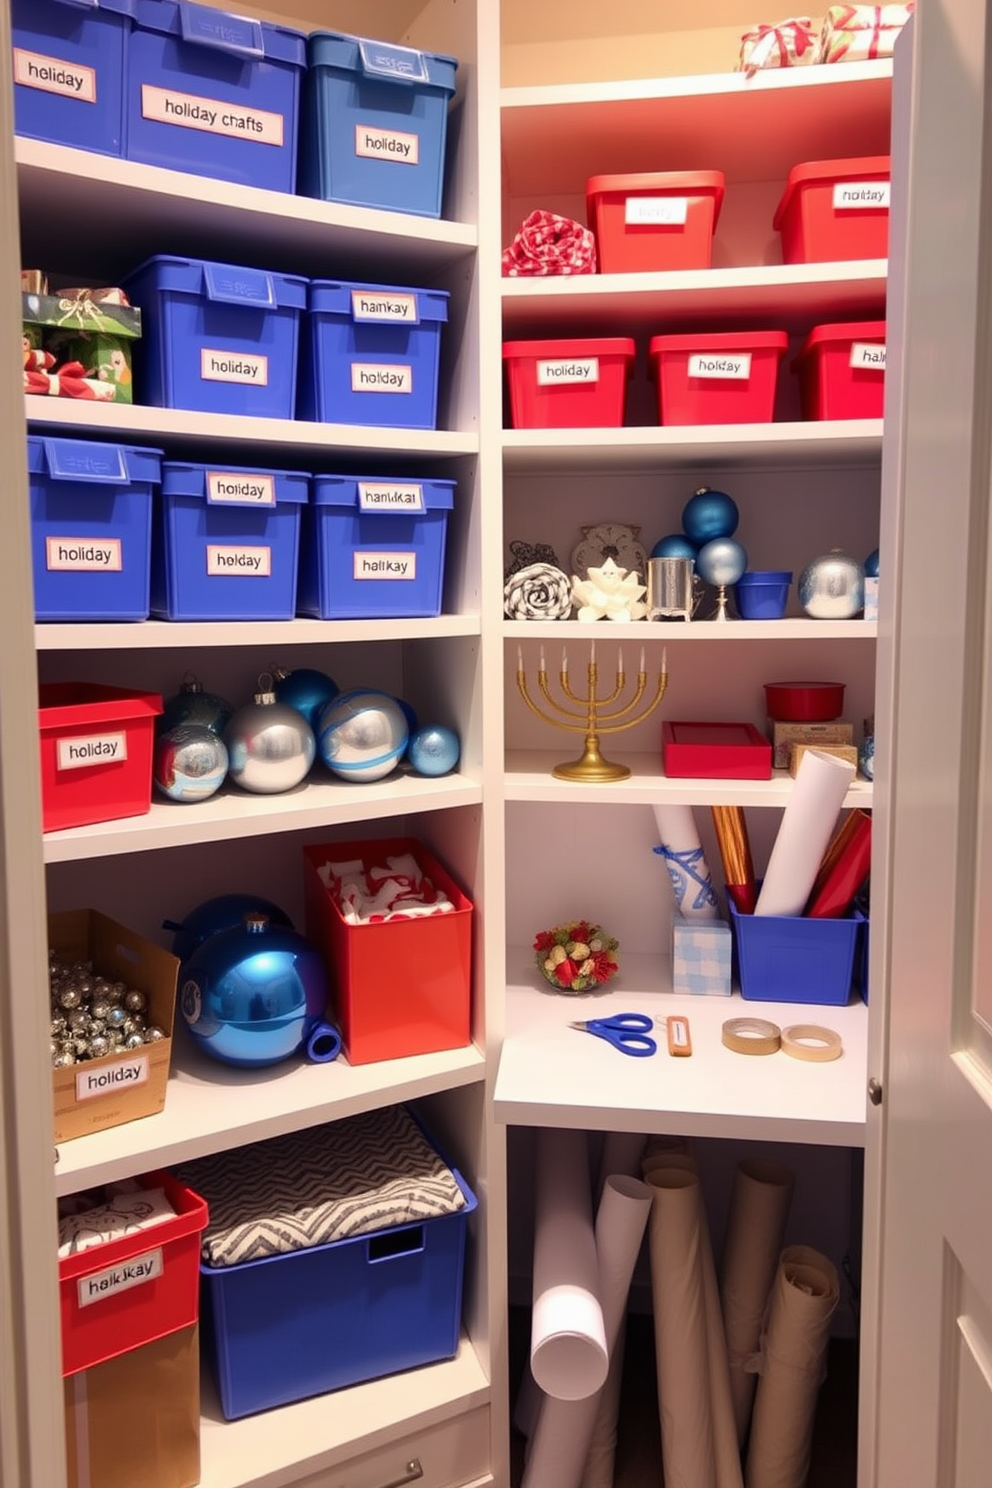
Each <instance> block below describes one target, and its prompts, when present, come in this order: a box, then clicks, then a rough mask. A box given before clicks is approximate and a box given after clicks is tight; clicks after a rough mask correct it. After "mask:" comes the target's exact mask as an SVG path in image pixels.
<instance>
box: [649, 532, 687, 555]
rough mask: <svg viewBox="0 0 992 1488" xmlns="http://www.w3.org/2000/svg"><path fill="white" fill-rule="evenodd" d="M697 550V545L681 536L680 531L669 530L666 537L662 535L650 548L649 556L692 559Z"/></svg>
mask: <svg viewBox="0 0 992 1488" xmlns="http://www.w3.org/2000/svg"><path fill="white" fill-rule="evenodd" d="M698 551H699V547H698V545H697V544H696V543H694V542H690V540H689V538H687V537H683V535H682V533H681V532H670V533H669V534H668V536H667V537H662V538H660V539H659V540H658V542H656V543H655V545H654V547H653V548H652V549H651V557H652V558H693V559H694V558H695V556H696V554H697V553H698Z"/></svg>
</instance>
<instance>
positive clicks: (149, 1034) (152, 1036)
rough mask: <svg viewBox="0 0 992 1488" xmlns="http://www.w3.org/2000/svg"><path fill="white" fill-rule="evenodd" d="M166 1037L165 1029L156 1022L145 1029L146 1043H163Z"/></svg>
mask: <svg viewBox="0 0 992 1488" xmlns="http://www.w3.org/2000/svg"><path fill="white" fill-rule="evenodd" d="M164 1038H165V1029H164V1028H159V1027H158V1026H157V1024H155V1023H152V1024H151V1025H150V1026H149V1027H148V1028H146V1029H145V1032H144V1041H145V1043H146V1044H158V1043H161V1041H162V1040H163V1039H164Z"/></svg>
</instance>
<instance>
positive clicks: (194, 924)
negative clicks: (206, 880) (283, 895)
mask: <svg viewBox="0 0 992 1488" xmlns="http://www.w3.org/2000/svg"><path fill="white" fill-rule="evenodd" d="M256 910H257V911H258V913H259V914H264V915H268V917H269V920H270V922H271V923H272V924H273V925H284V926H286V928H287V929H290V930H291V929H292V928H293V922H292V920H291V919H290V918H289V915H288V914H287V913H286V911H285V910H284V909H280V908H279V906H278V904H273V902H272V900H271V899H263V898H262V897H261V895H260V894H218V895H216V896H215V897H214V898H213V899H205V900H204V901H203V903H202V904H198V905H197V906H196V908H195V909H191V910H190V912H189V914H188V915H186V917H185V918H184V919H183V920H181V921H180V922H179V923H178V924H177V922H176V921H175V920H163V921H162V929H163V930H172V931H173V932H174V933H173V936H172V954H173V955H174V956H178V958H179V960H180V961H186V960H188V959H189V957H190V956H191V955H192V954H193V952H194V951H195V950H196V948H197V946H198V945H202V944H203V942H204V941H205V940H209V939H210V937H211V935H219V934H220V932H221V931H222V930H235V929H236V928H237V927H238V926H239V925H242V924H243V923H244V918H245V915H246V914H251V913H252V912H253V911H256Z"/></svg>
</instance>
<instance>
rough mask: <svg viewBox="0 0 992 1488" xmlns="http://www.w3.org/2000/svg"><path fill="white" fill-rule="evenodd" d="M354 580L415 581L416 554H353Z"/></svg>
mask: <svg viewBox="0 0 992 1488" xmlns="http://www.w3.org/2000/svg"><path fill="white" fill-rule="evenodd" d="M352 558H353V560H354V566H353V569H352V573H353V575H354V577H355V578H356V579H415V578H416V577H417V555H416V553H368V552H365V553H354V554H352Z"/></svg>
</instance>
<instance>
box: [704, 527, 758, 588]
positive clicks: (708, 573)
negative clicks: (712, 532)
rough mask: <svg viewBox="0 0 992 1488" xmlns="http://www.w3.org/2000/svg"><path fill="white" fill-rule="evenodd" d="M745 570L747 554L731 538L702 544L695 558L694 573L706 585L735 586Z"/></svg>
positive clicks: (718, 538) (715, 539)
mask: <svg viewBox="0 0 992 1488" xmlns="http://www.w3.org/2000/svg"><path fill="white" fill-rule="evenodd" d="M746 568H747V552H746V551H745V549H744V548H742V547H741V545H740V543H739V542H734V540H733V538H731V537H717V538H714V540H713V541H712V542H708V543H704V544H703V546H702V547H701V548H700V550H699V553H698V554H697V556H696V572H697V573H698V574H699V576H700V578H703V579H705V580H706V582H707V584H716V585H720V584H736V583H737V580H738V579H739V578H740V576H741V574H742V573H743V572H744V570H745V569H746Z"/></svg>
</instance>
